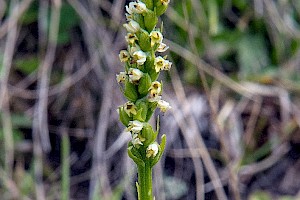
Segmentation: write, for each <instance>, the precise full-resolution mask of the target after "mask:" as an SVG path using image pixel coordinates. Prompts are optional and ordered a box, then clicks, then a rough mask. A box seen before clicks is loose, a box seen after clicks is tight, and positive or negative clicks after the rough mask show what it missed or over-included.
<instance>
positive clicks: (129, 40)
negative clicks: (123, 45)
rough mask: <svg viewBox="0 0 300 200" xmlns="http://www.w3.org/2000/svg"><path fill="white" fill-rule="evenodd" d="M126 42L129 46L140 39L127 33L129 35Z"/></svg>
mask: <svg viewBox="0 0 300 200" xmlns="http://www.w3.org/2000/svg"><path fill="white" fill-rule="evenodd" d="M125 40H126V41H127V42H128V44H134V43H135V41H136V40H138V38H137V37H136V35H135V34H133V33H127V35H126V36H125Z"/></svg>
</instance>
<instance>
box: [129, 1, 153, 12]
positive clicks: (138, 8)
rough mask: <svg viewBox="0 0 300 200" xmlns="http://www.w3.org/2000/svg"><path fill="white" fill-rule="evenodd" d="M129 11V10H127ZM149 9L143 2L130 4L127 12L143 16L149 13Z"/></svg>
mask: <svg viewBox="0 0 300 200" xmlns="http://www.w3.org/2000/svg"><path fill="white" fill-rule="evenodd" d="M126 10H127V8H126ZM147 10H148V9H147V7H146V4H144V3H142V2H130V3H129V8H128V10H127V12H128V11H129V12H131V13H129V12H128V13H129V14H132V13H138V14H142V13H144V12H147Z"/></svg>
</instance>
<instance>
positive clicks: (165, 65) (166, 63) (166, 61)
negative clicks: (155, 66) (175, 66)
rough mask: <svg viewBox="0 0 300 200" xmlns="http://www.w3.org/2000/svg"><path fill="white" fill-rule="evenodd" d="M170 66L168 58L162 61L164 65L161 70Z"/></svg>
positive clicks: (168, 68)
mask: <svg viewBox="0 0 300 200" xmlns="http://www.w3.org/2000/svg"><path fill="white" fill-rule="evenodd" d="M171 66H172V62H170V61H169V60H165V61H164V66H163V68H162V69H163V70H170V69H171Z"/></svg>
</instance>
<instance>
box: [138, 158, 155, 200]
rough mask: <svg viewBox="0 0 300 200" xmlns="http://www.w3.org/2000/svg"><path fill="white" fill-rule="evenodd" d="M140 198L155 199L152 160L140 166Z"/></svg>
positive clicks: (145, 199)
mask: <svg viewBox="0 0 300 200" xmlns="http://www.w3.org/2000/svg"><path fill="white" fill-rule="evenodd" d="M138 183H139V191H140V194H139V200H153V196H152V168H151V166H150V162H149V161H148V160H147V161H145V167H143V166H138Z"/></svg>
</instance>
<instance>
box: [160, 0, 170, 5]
mask: <svg viewBox="0 0 300 200" xmlns="http://www.w3.org/2000/svg"><path fill="white" fill-rule="evenodd" d="M160 2H161V3H162V4H164V5H168V4H169V3H170V0H160Z"/></svg>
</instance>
